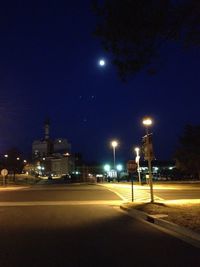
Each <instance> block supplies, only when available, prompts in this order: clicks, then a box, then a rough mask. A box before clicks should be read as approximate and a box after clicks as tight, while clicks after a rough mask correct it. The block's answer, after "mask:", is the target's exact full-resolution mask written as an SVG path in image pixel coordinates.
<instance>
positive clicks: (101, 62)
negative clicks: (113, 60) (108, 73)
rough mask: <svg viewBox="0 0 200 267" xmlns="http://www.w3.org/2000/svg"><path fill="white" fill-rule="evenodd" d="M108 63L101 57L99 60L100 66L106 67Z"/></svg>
mask: <svg viewBox="0 0 200 267" xmlns="http://www.w3.org/2000/svg"><path fill="white" fill-rule="evenodd" d="M105 65H106V61H105V59H100V60H99V66H100V67H104V66H105Z"/></svg>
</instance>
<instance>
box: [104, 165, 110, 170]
mask: <svg viewBox="0 0 200 267" xmlns="http://www.w3.org/2000/svg"><path fill="white" fill-rule="evenodd" d="M103 168H104V171H106V172H109V171H110V165H109V164H106V165H104V167H103Z"/></svg>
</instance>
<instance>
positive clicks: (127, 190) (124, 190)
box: [100, 184, 164, 202]
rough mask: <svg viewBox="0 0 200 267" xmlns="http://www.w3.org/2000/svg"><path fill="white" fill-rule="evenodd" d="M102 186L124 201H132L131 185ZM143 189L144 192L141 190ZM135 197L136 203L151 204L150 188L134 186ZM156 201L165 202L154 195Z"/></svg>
mask: <svg viewBox="0 0 200 267" xmlns="http://www.w3.org/2000/svg"><path fill="white" fill-rule="evenodd" d="M100 185H101V186H104V187H105V188H107V189H108V190H110V191H111V192H113V193H115V194H116V195H118V196H119V197H120V198H121V199H123V201H126V202H127V201H129V202H131V201H132V193H131V185H121V184H100ZM141 189H142V190H141ZM133 194H134V195H133V197H134V201H135V202H149V201H150V191H149V188H146V190H144V188H141V187H138V186H135V185H134V192H133ZM154 199H155V201H163V200H164V199H163V198H161V197H158V196H156V195H155V194H154Z"/></svg>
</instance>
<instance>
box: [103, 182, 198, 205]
mask: <svg viewBox="0 0 200 267" xmlns="http://www.w3.org/2000/svg"><path fill="white" fill-rule="evenodd" d="M102 185H103V186H105V187H106V188H108V189H110V190H112V191H114V192H116V193H118V194H119V196H120V197H121V198H122V199H123V200H124V201H131V200H132V191H131V184H130V183H105V184H102ZM133 188H134V200H135V201H138V202H139V201H144V202H146V201H149V200H150V190H149V186H148V185H143V186H140V185H134V186H133ZM153 188H154V198H155V201H163V200H164V201H165V200H183V199H193V200H194V199H198V200H200V184H156V185H154V186H153Z"/></svg>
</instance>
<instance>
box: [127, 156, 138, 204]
mask: <svg viewBox="0 0 200 267" xmlns="http://www.w3.org/2000/svg"><path fill="white" fill-rule="evenodd" d="M127 170H128V173H129V175H130V178H131V196H132V202H133V201H134V188H133V175H132V173H134V172H135V171H136V170H137V163H136V162H135V160H129V161H128V162H127Z"/></svg>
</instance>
